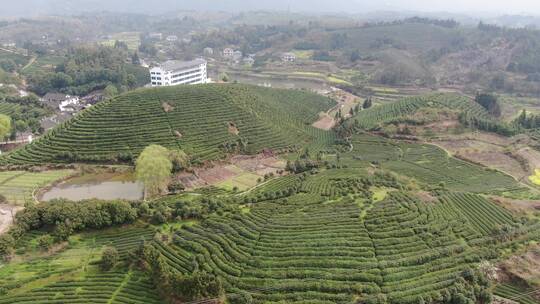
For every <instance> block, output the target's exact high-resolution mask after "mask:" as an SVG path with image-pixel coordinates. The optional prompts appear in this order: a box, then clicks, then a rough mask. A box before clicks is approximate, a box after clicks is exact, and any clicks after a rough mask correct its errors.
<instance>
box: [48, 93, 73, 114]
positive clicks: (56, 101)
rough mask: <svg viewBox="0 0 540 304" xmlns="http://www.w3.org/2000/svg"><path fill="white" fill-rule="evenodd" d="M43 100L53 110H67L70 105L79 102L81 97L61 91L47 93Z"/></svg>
mask: <svg viewBox="0 0 540 304" xmlns="http://www.w3.org/2000/svg"><path fill="white" fill-rule="evenodd" d="M41 102H42V103H43V104H45V105H46V106H47V107H49V108H51V109H53V110H60V111H61V112H64V111H66V107H67V106H68V105H75V104H78V103H79V97H77V96H70V95H66V94H61V93H47V94H46V95H45V96H43V97H42V98H41Z"/></svg>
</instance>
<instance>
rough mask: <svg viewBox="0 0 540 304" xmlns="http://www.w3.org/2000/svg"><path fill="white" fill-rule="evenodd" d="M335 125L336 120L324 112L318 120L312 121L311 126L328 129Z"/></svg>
mask: <svg viewBox="0 0 540 304" xmlns="http://www.w3.org/2000/svg"><path fill="white" fill-rule="evenodd" d="M335 125H336V121H335V120H334V119H333V118H332V117H330V115H328V114H326V113H324V114H323V115H321V117H320V118H319V120H317V121H316V122H314V123H313V124H312V125H311V126H313V127H314V128H317V129H321V130H327V131H328V130H330V129H332V128H333V127H334V126H335Z"/></svg>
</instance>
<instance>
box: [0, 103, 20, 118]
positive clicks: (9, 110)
mask: <svg viewBox="0 0 540 304" xmlns="http://www.w3.org/2000/svg"><path fill="white" fill-rule="evenodd" d="M19 110H20V106H19V105H17V104H15V103H10V102H0V114H4V115H7V116H11V115H13V114H14V113H17V112H18V111H19Z"/></svg>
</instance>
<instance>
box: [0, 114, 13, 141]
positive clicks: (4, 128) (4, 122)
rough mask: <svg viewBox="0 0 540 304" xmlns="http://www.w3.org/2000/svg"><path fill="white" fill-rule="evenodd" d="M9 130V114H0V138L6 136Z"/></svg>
mask: <svg viewBox="0 0 540 304" xmlns="http://www.w3.org/2000/svg"><path fill="white" fill-rule="evenodd" d="M10 131H11V118H9V116H7V115H4V114H0V140H3V139H4V138H6V136H7V135H8V134H9V132H10Z"/></svg>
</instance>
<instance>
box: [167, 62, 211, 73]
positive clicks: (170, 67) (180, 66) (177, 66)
mask: <svg viewBox="0 0 540 304" xmlns="http://www.w3.org/2000/svg"><path fill="white" fill-rule="evenodd" d="M205 63H206V60H204V59H195V60H191V61H178V60H169V61H165V62H164V63H162V64H161V66H160V67H161V68H162V69H164V70H166V71H177V70H185V69H189V68H195V67H198V66H199V65H201V64H205Z"/></svg>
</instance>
